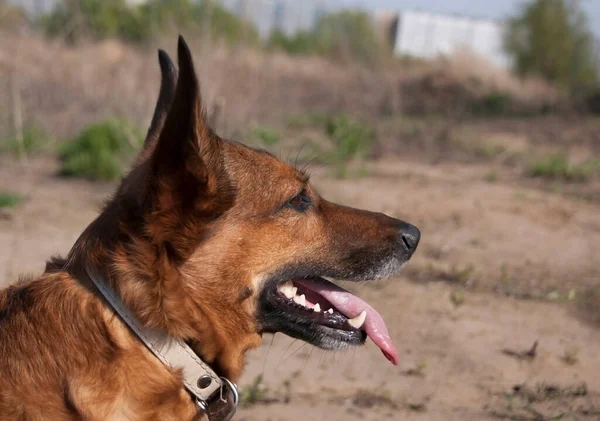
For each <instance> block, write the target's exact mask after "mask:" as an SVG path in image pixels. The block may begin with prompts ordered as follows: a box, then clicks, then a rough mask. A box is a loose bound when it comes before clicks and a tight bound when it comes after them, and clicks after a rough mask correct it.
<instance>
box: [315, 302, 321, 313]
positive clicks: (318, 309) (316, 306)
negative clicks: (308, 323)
mask: <svg viewBox="0 0 600 421" xmlns="http://www.w3.org/2000/svg"><path fill="white" fill-rule="evenodd" d="M313 311H316V312H317V313H320V312H321V306H320V305H319V303H317V304H315V306H314V307H313Z"/></svg>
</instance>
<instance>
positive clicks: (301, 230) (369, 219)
mask: <svg viewBox="0 0 600 421" xmlns="http://www.w3.org/2000/svg"><path fill="white" fill-rule="evenodd" d="M161 54H164V53H161ZM161 67H162V69H163V80H162V88H161V94H160V96H159V101H158V103H157V110H156V112H155V116H154V119H153V121H152V124H151V127H150V130H149V132H148V137H147V142H146V144H145V146H144V149H143V150H142V152H141V153H140V155H139V157H138V159H137V160H136V162H135V165H134V167H133V169H132V171H131V172H130V174H129V175H128V176H127V177H126V178H125V179H124V180H123V182H122V184H121V186H120V187H119V189H118V191H117V193H116V195H115V196H114V198H113V199H112V200H111V201H110V202H109V203H108V204H107V206H106V207H105V209H104V210H103V212H102V213H101V214H100V215H99V216H98V218H97V219H96V220H95V221H94V222H92V224H90V226H89V227H88V228H87V229H86V230H85V231H84V232H83V234H82V235H81V237H80V238H79V239H78V240H77V242H76V244H75V245H74V246H73V248H72V250H71V252H70V253H69V255H68V257H67V258H66V259H61V258H53V259H51V260H50V261H49V262H48V263H47V266H46V271H45V273H44V274H43V275H42V276H40V277H38V278H36V279H31V280H22V281H21V282H19V283H17V284H15V285H13V286H11V287H9V288H7V289H5V290H3V291H0V356H1V357H0V420H2V421H4V420H42V419H44V420H84V419H85V420H108V419H114V420H120V419H127V420H158V419H160V420H192V419H196V418H197V417H198V415H199V414H198V413H197V412H196V407H195V406H194V404H193V402H192V400H191V398H190V396H189V395H188V394H187V393H186V391H185V389H184V387H183V384H182V382H181V378H180V373H178V372H176V371H172V370H169V369H167V368H166V367H165V366H164V365H162V364H161V363H160V362H159V361H158V360H157V359H156V358H155V357H154V356H153V355H151V354H150V353H149V352H148V351H147V350H146V348H145V347H144V346H143V345H142V344H141V343H140V342H139V341H138V340H136V338H135V337H134V336H132V334H131V333H130V331H129V330H128V328H127V327H126V326H125V325H124V324H123V323H122V321H121V320H120V318H119V317H118V316H116V315H115V313H114V312H113V311H112V309H111V308H110V307H109V306H108V305H107V304H106V303H105V302H104V300H103V299H102V298H101V296H100V295H99V293H98V292H97V290H96V289H95V288H94V287H93V286H92V284H91V282H90V280H89V279H88V277H87V276H86V275H85V272H84V266H85V265H92V266H95V267H98V268H100V269H101V270H102V271H103V273H104V276H105V279H106V281H107V282H109V283H110V284H111V286H112V287H113V288H115V290H116V291H117V292H118V294H119V295H120V296H121V298H122V300H123V301H124V303H125V304H126V305H127V306H128V307H129V308H130V309H131V310H132V311H133V312H134V313H135V314H136V315H137V317H138V318H139V319H140V320H141V322H142V323H143V324H144V325H146V326H149V327H154V328H158V329H163V330H165V331H167V332H168V333H169V334H170V335H172V336H173V337H176V338H179V339H183V340H185V341H187V342H188V343H190V344H191V346H192V347H193V349H194V351H195V352H196V353H197V354H198V355H200V356H201V357H202V358H203V359H204V361H206V362H207V363H209V364H210V365H211V366H212V367H213V369H214V370H216V371H217V372H218V373H219V374H221V375H224V376H227V377H228V378H229V379H231V380H233V381H235V380H236V379H237V378H238V377H239V376H240V374H241V373H242V370H243V367H244V354H245V352H246V351H247V350H249V349H251V348H255V347H257V346H259V344H260V342H261V333H262V331H261V324H260V318H258V317H257V314H256V313H257V307H258V295H259V292H260V288H261V286H262V283H263V282H264V281H265V279H266V277H268V276H269V274H271V273H273V272H276V271H278V270H280V269H282V268H286V267H288V266H289V265H293V264H295V262H298V261H309V260H310V261H312V262H315V264H318V265H322V266H326V267H329V268H333V269H336V270H338V271H339V272H344V271H346V272H348V271H352V270H355V268H349V267H345V266H344V265H347V263H344V262H347V261H350V260H351V258H352V255H349V254H348V253H350V252H352V253H363V252H366V253H368V252H369V250H371V249H373V250H376V249H379V248H380V244H381V243H382V242H384V241H387V240H388V239H391V238H395V237H396V236H397V226H396V225H395V220H392V219H391V218H388V217H386V216H384V215H380V214H373V213H370V212H365V211H359V210H355V209H350V208H345V207H342V206H338V205H334V204H332V203H330V202H327V201H326V200H324V199H322V198H321V197H319V195H318V194H317V193H316V192H315V191H314V190H313V189H312V187H311V186H310V184H309V183H308V178H307V177H306V175H305V174H302V173H301V172H299V171H297V170H296V169H294V168H293V167H291V166H288V165H286V164H284V163H282V162H280V161H278V160H277V159H276V158H274V157H273V156H271V155H270V154H268V153H266V152H263V151H257V150H254V149H251V148H248V147H246V146H244V145H241V144H239V143H235V142H230V141H225V140H223V139H221V138H219V137H218V136H217V135H216V134H215V133H214V132H213V131H212V130H211V129H210V128H209V127H208V126H207V124H206V123H205V119H204V117H203V113H202V109H201V102H200V97H199V87H198V82H197V80H196V75H195V73H194V68H193V65H192V58H191V56H190V53H189V50H188V49H187V46H186V45H185V43H184V42H183V41H182V40H180V45H179V75H178V77H177V72H176V71H175V70H174V68H173V67H172V66H171V65H170V62H169V60H168V57H166V55H161ZM302 190H304V191H305V192H306V194H307V195H308V196H309V197H310V198H311V200H312V202H313V206H314V209H315V210H314V211H312V212H310V213H309V212H307V213H299V212H295V211H294V210H293V209H289V208H287V207H285V206H284V205H285V203H286V202H287V201H288V200H290V198H292V197H294V196H295V195H297V194H298V193H299V192H301V191H302ZM274 245H276V246H275V247H274Z"/></svg>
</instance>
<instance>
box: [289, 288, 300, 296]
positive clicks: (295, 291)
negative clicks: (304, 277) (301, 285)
mask: <svg viewBox="0 0 600 421" xmlns="http://www.w3.org/2000/svg"><path fill="white" fill-rule="evenodd" d="M297 292H298V288H296V287H293V288H292V296H291V297H290V298H294V295H296V293H297Z"/></svg>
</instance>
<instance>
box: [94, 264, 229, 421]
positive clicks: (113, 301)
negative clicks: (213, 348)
mask: <svg viewBox="0 0 600 421" xmlns="http://www.w3.org/2000/svg"><path fill="white" fill-rule="evenodd" d="M85 270H86V272H87V274H88V276H89V278H90V279H91V280H92V282H93V283H94V285H96V288H98V290H99V291H100V293H101V294H102V295H103V296H104V298H106V301H108V303H109V304H110V305H111V306H112V307H113V309H114V310H115V311H116V312H117V314H119V316H120V317H121V319H122V320H123V322H125V324H126V325H127V326H129V328H130V329H131V330H132V331H133V332H134V333H135V335H136V336H137V337H138V338H139V340H140V341H142V342H143V343H144V345H146V347H147V348H148V349H149V350H150V352H152V353H153V354H154V355H155V356H156V357H157V358H158V359H159V360H160V361H161V362H162V363H163V364H165V365H166V366H168V367H170V368H173V369H181V370H182V373H183V383H184V385H185V388H186V389H187V390H188V392H189V393H190V394H191V395H192V396H193V398H194V400H195V401H196V404H197V405H198V407H199V408H200V410H202V412H204V413H205V414H206V415H207V416H208V419H209V420H210V421H228V420H230V419H231V418H232V417H233V415H234V414H235V411H236V409H237V406H238V403H239V394H238V390H237V386H236V385H235V384H234V383H233V382H231V381H229V380H228V379H226V378H225V377H219V376H218V375H217V374H216V373H215V372H214V371H213V370H212V369H211V368H210V367H209V366H208V365H207V364H206V363H205V362H204V361H202V360H201V359H200V358H199V357H198V356H197V355H196V353H195V352H194V351H193V350H192V349H191V348H190V347H189V346H188V345H187V344H186V343H185V342H183V341H180V340H177V339H175V338H172V337H170V336H169V335H167V334H166V333H165V332H162V331H158V330H156V329H149V328H147V327H145V326H143V325H142V324H141V323H140V322H139V320H138V319H137V318H136V317H135V315H134V314H133V313H132V312H131V311H130V310H129V309H128V308H127V307H126V306H125V305H124V304H123V302H122V301H121V299H120V298H119V297H118V295H117V294H116V293H115V292H114V291H113V290H112V288H110V286H108V285H107V284H106V283H105V282H104V281H103V278H102V276H101V275H100V273H99V272H98V271H97V270H94V269H92V268H90V267H87V266H86V268H85Z"/></svg>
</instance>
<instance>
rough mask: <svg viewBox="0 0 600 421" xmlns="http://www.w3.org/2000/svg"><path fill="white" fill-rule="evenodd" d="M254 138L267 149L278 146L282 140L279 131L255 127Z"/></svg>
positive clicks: (253, 130)
mask: <svg viewBox="0 0 600 421" xmlns="http://www.w3.org/2000/svg"><path fill="white" fill-rule="evenodd" d="M252 137H253V139H255V140H257V141H258V142H259V143H260V144H261V145H262V146H265V147H269V146H274V145H276V144H278V143H279V139H280V135H279V132H278V131H277V130H275V129H271V128H269V127H264V126H255V127H254V128H253V129H252Z"/></svg>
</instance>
